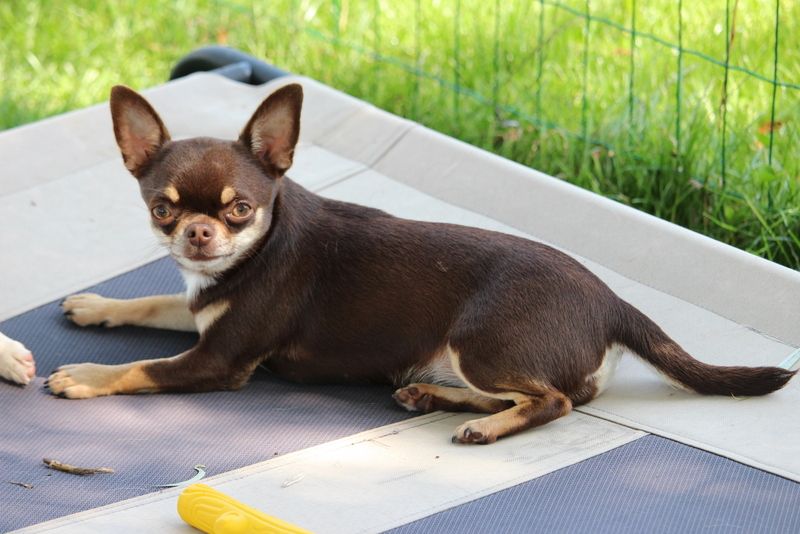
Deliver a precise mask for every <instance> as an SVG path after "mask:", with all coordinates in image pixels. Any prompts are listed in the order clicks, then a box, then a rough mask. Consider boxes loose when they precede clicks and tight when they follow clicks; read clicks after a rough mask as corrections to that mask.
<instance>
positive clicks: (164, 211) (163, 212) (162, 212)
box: [150, 204, 172, 221]
mask: <svg viewBox="0 0 800 534" xmlns="http://www.w3.org/2000/svg"><path fill="white" fill-rule="evenodd" d="M150 213H152V214H153V217H155V218H156V219H158V220H159V221H163V220H164V219H167V218H169V216H170V215H172V211H170V209H169V208H168V207H167V206H166V205H165V204H159V205H158V206H156V207H155V208H153V209H152V210H150Z"/></svg>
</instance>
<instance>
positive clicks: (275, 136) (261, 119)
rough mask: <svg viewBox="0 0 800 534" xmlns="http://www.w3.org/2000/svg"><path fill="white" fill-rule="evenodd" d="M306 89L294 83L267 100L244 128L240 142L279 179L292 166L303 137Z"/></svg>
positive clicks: (282, 88)
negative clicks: (304, 93)
mask: <svg viewBox="0 0 800 534" xmlns="http://www.w3.org/2000/svg"><path fill="white" fill-rule="evenodd" d="M302 107H303V88H302V87H301V86H300V85H298V84H296V83H293V84H291V85H287V86H285V87H281V88H280V89H278V90H277V91H275V92H274V93H272V94H271V95H269V97H267V99H266V100H264V101H263V102H262V103H261V105H260V106H258V109H257V110H256V112H255V113H253V116H252V117H251V118H250V120H249V121H248V122H247V126H245V127H244V130H243V131H242V134H241V135H240V136H239V141H240V142H241V143H243V144H244V145H245V146H246V147H247V148H248V149H249V150H250V151H251V152H252V153H253V154H254V155H255V157H256V158H257V159H258V160H259V161H260V162H261V164H262V165H263V166H264V167H265V168H266V170H267V172H268V173H269V174H270V175H271V176H273V177H275V178H279V177H281V176H283V174H284V173H285V172H286V171H287V170H289V167H291V166H292V157H293V156H294V146H295V145H296V144H297V138H298V136H299V135H300V108H302Z"/></svg>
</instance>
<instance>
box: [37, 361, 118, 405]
mask: <svg viewBox="0 0 800 534" xmlns="http://www.w3.org/2000/svg"><path fill="white" fill-rule="evenodd" d="M112 369H113V367H112V366H109V365H99V364H95V363H79V364H73V365H64V366H62V367H59V368H58V369H56V370H55V372H53V374H51V375H50V377H49V378H48V379H47V381H46V382H45V386H46V387H48V388H50V391H51V392H52V393H53V394H54V395H58V396H59V397H66V398H68V399H89V398H92V397H100V396H103V395H110V394H111V393H112V391H111V388H110V385H111V383H112V382H113V379H114V376H113V375H114V374H115V373H113V372H112Z"/></svg>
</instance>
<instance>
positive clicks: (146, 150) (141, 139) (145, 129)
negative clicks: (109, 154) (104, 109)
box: [111, 85, 169, 178]
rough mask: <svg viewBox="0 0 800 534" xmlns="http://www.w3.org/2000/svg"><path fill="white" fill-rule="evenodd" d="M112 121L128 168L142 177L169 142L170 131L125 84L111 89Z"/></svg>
mask: <svg viewBox="0 0 800 534" xmlns="http://www.w3.org/2000/svg"><path fill="white" fill-rule="evenodd" d="M111 119H112V121H113V122H114V135H115V136H116V138H117V145H119V149H120V151H121V152H122V159H123V161H124V162H125V166H126V167H127V168H128V170H129V171H131V174H133V175H134V176H136V177H137V178H141V172H142V170H143V169H144V168H145V167H146V166H147V164H148V163H149V162H150V160H151V159H152V157H153V156H154V155H155V154H156V152H158V150H159V149H160V148H161V146H162V145H163V144H164V143H166V142H167V141H169V132H167V129H166V128H165V127H164V123H163V122H162V121H161V118H160V117H159V116H158V114H157V113H156V112H155V110H154V109H153V107H152V106H151V105H150V104H149V103H148V102H147V100H145V99H144V98H143V97H142V96H141V95H140V94H139V93H137V92H136V91H134V90H133V89H129V88H128V87H125V86H124V85H115V86H114V87H113V88H112V89H111Z"/></svg>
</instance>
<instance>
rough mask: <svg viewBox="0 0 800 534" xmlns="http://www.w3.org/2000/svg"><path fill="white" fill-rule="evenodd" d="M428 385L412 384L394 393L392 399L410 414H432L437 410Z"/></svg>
mask: <svg viewBox="0 0 800 534" xmlns="http://www.w3.org/2000/svg"><path fill="white" fill-rule="evenodd" d="M428 387H429V386H428V385H427V384H411V385H409V386H406V387H404V388H400V389H398V390H397V391H395V392H394V394H393V395H392V398H393V399H394V400H395V401H396V402H397V404H399V405H400V406H402V407H403V408H405V409H406V410H408V411H409V412H422V413H430V412H433V411H435V410H436V408H435V407H434V399H433V396H432V395H431V394H430V392H429V391H428Z"/></svg>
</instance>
